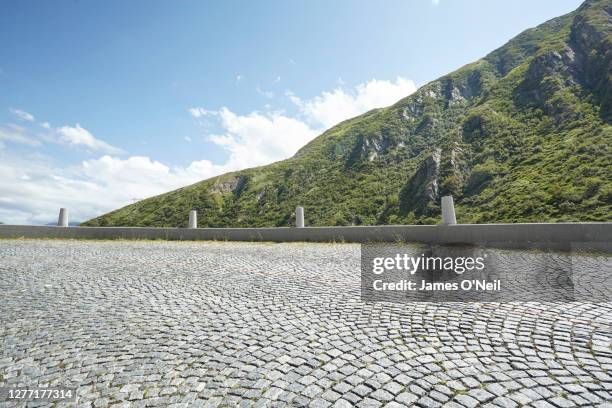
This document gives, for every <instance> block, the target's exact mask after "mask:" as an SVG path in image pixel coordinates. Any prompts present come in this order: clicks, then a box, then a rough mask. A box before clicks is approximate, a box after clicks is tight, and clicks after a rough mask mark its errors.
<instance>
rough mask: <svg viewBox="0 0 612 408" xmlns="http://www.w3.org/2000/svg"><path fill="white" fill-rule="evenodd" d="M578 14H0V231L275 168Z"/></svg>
mask: <svg viewBox="0 0 612 408" xmlns="http://www.w3.org/2000/svg"><path fill="white" fill-rule="evenodd" d="M579 4H580V2H579V1H570V0H565V1H559V0H540V1H537V2H534V1H524V0H516V1H512V2H507V1H506V2H502V1H485V0H482V1H476V0H465V1H458V0H452V1H451V0H439V1H437V2H436V1H431V0H421V1H417V0H414V1H408V0H401V1H400V0H385V1H369V2H367V1H363V0H354V1H332V2H330V1H318V0H313V1H293V2H291V1H290V2H281V1H262V2H246V1H243V2H238V1H218V2H212V1H198V2H195V1H181V2H170V1H163V2H162V1H130V2H121V1H108V2H94V1H53V2H41V1H28V0H26V1H12V2H10V1H5V2H2V3H0V89H1V92H0V180H2V181H0V221H3V222H5V223H8V222H10V223H28V224H30V223H32V224H39V223H46V222H50V221H52V220H53V219H54V218H55V217H56V213H57V210H58V208H59V206H68V207H69V208H71V210H72V214H73V218H74V219H76V220H84V219H86V218H89V217H91V216H95V215H98V214H100V213H102V212H105V211H108V210H111V209H113V208H116V207H117V206H122V205H125V204H129V203H130V202H132V200H134V199H140V198H144V197H147V196H150V195H154V194H158V193H161V192H163V191H167V190H170V189H173V188H176V187H179V186H181V185H185V184H190V183H193V182H195V181H197V180H200V179H202V178H207V177H210V176H213V175H216V174H219V173H222V172H225V171H229V170H235V169H239V168H244V167H250V166H253V165H259V164H264V163H268V162H271V161H275V160H279V159H283V158H286V157H289V156H290V155H291V154H293V153H294V152H295V150H297V148H299V147H300V146H301V145H302V144H304V143H305V142H307V141H308V140H310V139H312V138H313V137H315V136H316V135H317V134H319V133H320V132H321V131H323V130H324V129H326V128H328V127H329V126H332V125H333V124H334V123H337V122H338V121H340V120H343V119H346V118H348V117H351V116H354V115H356V114H359V113H361V112H363V111H365V110H368V109H371V108H373V107H378V106H384V105H388V104H391V103H393V102H395V101H396V100H397V99H400V98H401V97H402V96H406V95H408V94H409V93H411V92H412V91H414V89H415V88H416V87H418V86H420V85H423V84H424V83H426V82H428V81H430V80H433V79H435V78H437V77H438V76H440V75H443V74H445V73H447V72H449V71H452V70H454V69H456V68H458V67H460V66H462V65H464V64H466V63H469V62H471V61H474V60H476V59H478V58H480V57H482V56H484V55H485V54H486V53H488V52H490V51H492V50H493V49H495V48H496V47H498V46H500V45H502V44H504V43H505V42H506V41H507V40H509V39H510V38H512V37H513V36H515V35H516V34H518V33H520V32H521V31H523V30H524V29H526V28H529V27H533V26H536V25H537V24H539V23H542V22H544V21H545V20H548V19H550V18H553V17H556V16H558V15H561V14H564V13H567V12H569V11H571V10H573V9H575V8H576V7H578V5H579Z"/></svg>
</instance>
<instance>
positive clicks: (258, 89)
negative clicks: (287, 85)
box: [255, 85, 274, 99]
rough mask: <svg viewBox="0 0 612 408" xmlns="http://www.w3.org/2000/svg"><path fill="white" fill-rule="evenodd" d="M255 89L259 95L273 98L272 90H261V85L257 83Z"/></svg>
mask: <svg viewBox="0 0 612 408" xmlns="http://www.w3.org/2000/svg"><path fill="white" fill-rule="evenodd" d="M255 90H256V91H257V93H258V94H260V95H261V96H263V97H265V98H268V99H271V98H274V92H272V91H266V90H263V89H261V87H260V86H259V85H257V87H256V88H255Z"/></svg>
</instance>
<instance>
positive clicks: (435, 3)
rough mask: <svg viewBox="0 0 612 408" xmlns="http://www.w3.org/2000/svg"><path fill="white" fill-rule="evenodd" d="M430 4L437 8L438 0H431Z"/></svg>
mask: <svg viewBox="0 0 612 408" xmlns="http://www.w3.org/2000/svg"><path fill="white" fill-rule="evenodd" d="M431 3H432V4H433V5H434V6H437V5H438V4H440V0H431Z"/></svg>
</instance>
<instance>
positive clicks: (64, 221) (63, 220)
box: [57, 208, 68, 227]
mask: <svg viewBox="0 0 612 408" xmlns="http://www.w3.org/2000/svg"><path fill="white" fill-rule="evenodd" d="M57 226H58V227H67V226H68V209H67V208H60V213H59V218H58V219H57Z"/></svg>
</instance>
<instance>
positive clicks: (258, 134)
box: [210, 108, 317, 171]
mask: <svg viewBox="0 0 612 408" xmlns="http://www.w3.org/2000/svg"><path fill="white" fill-rule="evenodd" d="M219 118H220V121H221V126H222V127H223V129H224V130H225V133H224V134H223V135H214V136H210V140H211V141H212V142H213V143H215V144H217V145H219V146H222V147H223V148H224V149H225V150H227V152H228V153H229V158H228V160H227V161H226V163H225V164H224V165H223V167H225V168H226V169H227V170H228V171H230V170H237V169H241V168H246V167H251V166H259V165H262V164H267V163H271V162H274V161H277V160H281V159H285V158H287V157H290V156H291V155H292V154H294V153H295V152H296V151H297V150H298V149H299V148H300V147H301V146H303V145H304V144H306V143H308V142H309V141H310V140H312V139H313V138H314V137H315V136H316V135H317V131H316V130H314V129H311V128H310V127H309V126H308V125H307V124H305V123H304V122H302V121H300V120H298V119H295V118H290V117H287V116H284V115H281V114H279V113H265V114H262V113H258V112H251V113H250V114H248V115H244V116H241V115H237V114H235V113H233V112H232V111H230V110H229V109H227V108H222V109H221V110H219Z"/></svg>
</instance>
